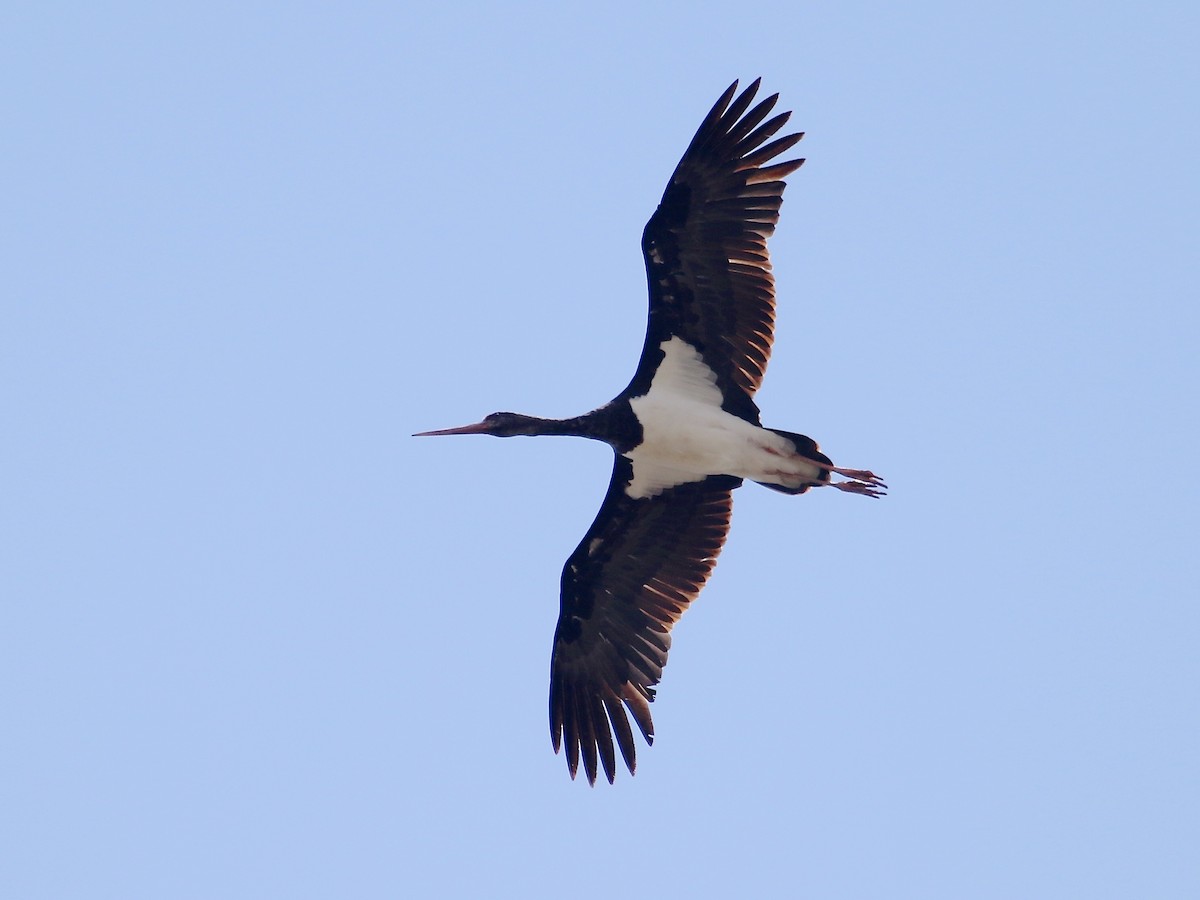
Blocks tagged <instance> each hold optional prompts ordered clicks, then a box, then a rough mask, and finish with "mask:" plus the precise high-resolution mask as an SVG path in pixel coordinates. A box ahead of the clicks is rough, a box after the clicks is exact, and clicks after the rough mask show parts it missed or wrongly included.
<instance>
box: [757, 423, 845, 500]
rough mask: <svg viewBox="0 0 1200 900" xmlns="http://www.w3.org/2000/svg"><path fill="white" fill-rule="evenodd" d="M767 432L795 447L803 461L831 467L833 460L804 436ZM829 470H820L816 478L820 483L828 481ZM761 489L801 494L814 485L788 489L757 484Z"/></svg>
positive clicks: (774, 429)
mask: <svg viewBox="0 0 1200 900" xmlns="http://www.w3.org/2000/svg"><path fill="white" fill-rule="evenodd" d="M768 431H773V432H775V434H777V435H779V436H780V437H782V438H787V439H788V440H789V441H791V442H792V444H793V445H795V447H796V453H797V454H798V455H799V456H803V457H804V458H805V459H811V460H812V461H813V462H814V463H816V464H817V465H821V466H832V465H833V460H832V459H830V458H829V457H828V456H826V455H825V454H824V453H822V452H821V448H820V447H818V446H817V442H816V441H814V440H813V439H812V438H810V437H809V436H808V435H804V434H793V433H792V432H790V431H780V430H779V429H778V428H770V429H768ZM829 476H830V472H829V469H821V471H820V474H819V476H818V478H819V480H820V481H821V482H827V481H829ZM758 483H759V484H761V485H762V486H763V487H769V488H770V489H771V490H773V491H779V492H780V493H782V494H803V493H804V492H805V491H807V490H808V489H809V488H811V487H816V485H814V484H812V483H811V482H808V483H805V484H801V485H799V486H798V487H788V486H787V485H786V484H772V483H771V482H769V481H760V482H758Z"/></svg>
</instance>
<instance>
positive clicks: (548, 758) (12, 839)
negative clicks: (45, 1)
mask: <svg viewBox="0 0 1200 900" xmlns="http://www.w3.org/2000/svg"><path fill="white" fill-rule="evenodd" d="M424 6H426V7H429V6H432V5H431V4H426V5H424ZM1198 24H1200V13H1198V12H1197V10H1196V7H1195V4H1191V3H1150V4H1144V5H1140V6H1136V7H1135V6H1133V5H1129V4H1114V3H1087V4H1085V3H1065V2H1064V3H1049V4H1047V3H1036V4H1035V3H1019V2H1018V3H1010V4H1003V5H991V6H987V7H981V6H970V5H963V4H951V3H916V4H906V5H904V6H903V7H900V6H897V5H895V4H881V3H876V4H857V3H847V4H836V5H832V6H831V5H829V4H806V3H786V4H785V3H772V2H765V3H758V4H753V5H752V6H743V7H737V6H731V5H730V4H656V5H652V6H650V7H648V8H644V7H643V6H642V5H640V4H625V3H615V4H607V5H603V6H596V7H586V8H585V7H582V6H579V7H575V6H565V5H561V4H524V5H521V4H516V5H493V4H486V5H485V4H470V3H468V4H448V5H445V6H444V7H442V8H439V9H437V10H433V9H428V8H425V9H421V10H420V11H402V10H401V4H345V5H340V6H333V5H328V6H325V5H318V4H278V5H270V4H254V5H251V6H250V7H248V8H247V7H245V6H243V5H221V4H212V3H208V4H203V5H195V6H183V5H167V6H163V5H161V4H136V3H128V4H108V5H105V6H104V7H103V8H101V7H95V6H86V5H83V4H78V5H70V4H66V5H32V4H10V5H9V6H7V7H6V8H5V11H4V12H3V13H0V35H3V36H2V37H0V45H2V46H0V108H2V109H3V110H4V119H5V127H4V134H5V138H4V140H3V142H2V143H0V186H2V191H3V197H4V202H3V206H4V209H5V213H6V214H5V215H4V216H3V217H0V218H2V221H3V226H2V227H3V240H2V241H0V270H2V271H3V272H4V282H5V284H6V290H5V291H4V294H5V298H4V300H3V303H2V304H0V415H2V416H3V421H4V422H5V427H4V429H3V438H2V439H0V465H2V469H0V471H2V472H3V475H2V476H0V486H2V487H0V491H2V497H0V592H2V594H3V602H2V604H0V611H2V616H3V620H2V627H0V698H2V705H3V710H4V721H5V727H4V738H3V756H4V758H5V760H6V761H5V762H4V764H3V766H2V767H0V773H2V774H0V792H2V793H0V843H2V844H3V846H4V847H5V852H4V854H3V860H0V894H3V895H4V896H6V897H21V898H26V900H32V898H58V897H72V898H76V897H121V898H124V900H128V898H140V897H147V898H149V897H153V898H162V897H170V898H193V897H195V898H212V897H221V898H240V897H246V898H251V897H253V898H261V897H275V896H278V897H290V898H299V897H344V896H353V897H363V898H372V897H380V898H383V897H397V896H447V897H459V896H461V897H478V896H489V895H490V896H496V895H501V894H507V895H510V896H524V897H548V896H556V897H561V896H576V897H580V898H590V897H597V898H599V897H612V896H617V895H619V894H620V893H626V892H628V891H630V890H633V891H636V892H637V893H639V894H645V895H647V896H649V895H653V894H657V895H660V896H699V895H703V894H705V893H709V894H711V895H719V896H804V897H816V898H878V897H920V898H936V897H947V898H961V897H972V898H991V897H996V898H1002V897H1003V898H1010V897H1026V898H1035V897H1036V898H1040V897H1045V898H1061V897H1089V898H1105V897H1114V898H1116V897H1122V898H1124V897H1134V896H1137V897H1155V898H1174V897H1180V898H1183V897H1194V896H1196V895H1197V892H1198V891H1200V856H1198V855H1197V853H1196V847H1197V846H1200V768H1198V766H1197V760H1200V729H1198V727H1197V710H1198V701H1200V658H1198V654H1197V649H1196V648H1197V645H1198V642H1200V608H1198V599H1200V564H1198V562H1197V551H1196V539H1197V533H1198V531H1200V528H1198V526H1200V514H1198V512H1197V510H1198V508H1200V505H1198V504H1200V491H1198V489H1197V481H1196V478H1195V475H1194V473H1193V466H1194V459H1193V456H1194V448H1195V447H1196V445H1197V438H1198V437H1200V426H1198V422H1200V415H1198V410H1197V406H1198V403H1197V398H1198V396H1200V391H1198V388H1200V366H1198V363H1197V358H1198V354H1197V339H1196V335H1197V332H1198V330H1200V321H1198V316H1197V313H1196V300H1197V296H1200V290H1198V285H1197V247H1198V241H1197V238H1198V237H1200V228H1198V224H1200V222H1198V219H1200V213H1198V212H1197V210H1198V209H1200V189H1198V182H1200V179H1198V176H1197V174H1196V173H1197V169H1196V160H1197V159H1198V158H1200V129H1198V126H1197V122H1196V115H1195V113H1196V110H1197V106H1198V104H1197V100H1198V97H1197V94H1198V93H1200V92H1198V89H1197V85H1200V63H1198V61H1197V60H1198V57H1197V54H1196V53H1195V48H1196V46H1197V43H1198V39H1200V28H1198V27H1197V26H1198ZM757 75H762V76H763V78H764V87H765V89H766V90H767V91H772V92H773V91H779V92H780V93H781V95H782V99H781V105H782V106H783V107H784V108H790V109H793V110H795V115H794V118H793V123H794V124H795V125H796V126H797V127H798V128H800V129H803V130H805V131H806V132H807V133H808V136H807V137H806V138H805V140H804V142H803V143H802V144H801V147H800V149H801V150H802V152H803V154H804V155H805V156H806V157H807V158H808V163H807V164H806V165H805V166H804V168H803V169H801V170H800V171H799V172H797V173H796V174H795V175H793V176H792V177H791V179H790V187H789V190H788V193H787V195H786V200H785V203H784V208H783V219H782V222H781V225H780V228H779V231H778V233H777V235H776V237H775V238H774V240H773V242H772V245H771V247H772V252H773V255H774V260H775V265H776V275H777V280H778V289H779V295H780V307H779V321H778V333H777V343H776V346H775V358H774V359H773V361H772V364H771V368H770V370H769V371H768V373H767V379H766V383H765V385H764V388H763V390H762V392H761V393H760V395H759V402H760V406H761V407H762V409H763V411H764V421H765V422H766V423H767V424H770V425H773V426H775V427H778V428H783V429H787V430H794V431H800V432H803V433H806V434H809V435H812V436H813V437H815V438H816V439H817V440H819V441H820V442H821V444H822V446H823V448H824V449H825V450H826V451H828V452H829V453H830V454H831V455H833V456H834V457H835V459H837V460H839V461H843V464H848V465H855V466H866V467H869V468H872V469H874V470H875V471H876V472H879V473H881V474H883V475H885V476H886V477H887V480H888V482H889V484H890V485H891V486H892V491H891V494H890V496H889V497H888V498H887V499H886V500H883V501H880V502H871V501H867V500H865V499H861V498H856V497H852V496H847V495H841V494H835V493H834V492H829V493H828V494H825V493H818V494H814V495H806V496H802V497H798V498H792V497H785V496H782V495H778V494H775V493H773V492H768V491H764V490H761V489H757V488H754V487H749V488H746V489H744V490H742V491H739V492H738V494H737V496H736V502H735V515H734V527H733V530H732V533H731V537H730V540H729V543H728V545H727V547H726V550H725V552H724V554H723V556H722V558H721V561H720V564H719V565H718V566H717V569H716V572H715V574H714V577H713V579H712V581H711V582H710V584H709V586H708V588H707V589H706V591H705V592H704V594H703V595H702V596H701V598H700V600H699V601H698V602H697V603H696V604H695V605H694V607H693V609H692V610H691V611H690V612H689V613H688V615H687V616H686V617H685V618H684V620H683V621H682V622H681V624H680V625H679V627H678V628H677V629H676V632H675V645H674V649H673V651H672V655H671V661H670V665H669V666H668V668H667V670H666V674H665V678H664V680H663V683H662V685H661V686H660V692H659V698H658V702H657V703H656V704H655V708H654V714H655V723H656V726H657V729H658V737H657V739H656V742H655V746H654V747H653V748H652V749H649V750H645V749H643V750H641V751H640V753H639V769H638V775H637V776H636V777H635V778H632V779H631V778H629V777H621V778H619V779H618V782H617V784H616V785H615V786H611V787H610V786H608V785H603V786H599V787H596V788H594V789H592V788H589V787H588V786H587V785H586V783H585V782H576V783H572V782H571V781H569V779H568V777H567V773H566V769H565V766H564V764H563V762H562V760H561V758H556V757H555V756H554V755H553V754H552V752H551V749H550V740H549V735H548V732H547V725H546V691H547V675H548V667H549V653H550V639H551V634H552V631H553V627H554V620H555V617H556V614H557V604H558V598H557V586H558V577H559V572H560V570H561V566H562V563H563V560H564V559H565V558H566V556H567V555H568V554H569V553H570V551H571V550H572V549H573V548H574V547H575V544H576V542H577V541H578V540H579V537H580V536H581V535H582V533H583V532H584V530H585V529H586V528H587V526H588V524H589V523H590V522H591V519H592V516H593V515H594V514H595V510H596V507H597V506H598V504H599V502H600V498H601V497H602V495H603V492H604V489H605V486H606V484H607V479H608V475H609V466H610V458H609V452H608V450H607V449H606V448H604V447H603V446H599V445H593V444H591V443H589V442H584V441H571V440H558V441H556V440H552V439H549V438H546V439H542V440H537V441H525V440H512V441H496V440H491V439H485V438H445V439H440V440H436V441H435V440H434V439H412V438H410V437H409V435H410V434H411V433H412V432H414V431H419V430H424V429H430V428H440V427H446V426H450V425H457V424H462V423H465V422H470V421H475V420H477V419H479V418H480V417H482V415H484V414H485V413H488V412H491V411H493V410H498V409H513V410H518V411H523V412H529V413H535V414H541V415H547V416H565V415H572V414H576V413H579V412H583V411H585V410H587V409H590V408H592V407H594V406H596V405H598V404H600V403H602V402H604V401H606V400H607V399H609V398H610V397H611V396H612V395H613V394H614V393H615V392H616V391H618V390H620V389H621V388H622V387H623V386H624V385H625V383H626V382H627V380H628V378H629V376H630V374H631V372H632V369H633V366H634V364H635V361H636V360H635V357H636V354H637V352H638V349H639V348H640V345H641V339H642V329H643V327H644V312H645V310H644V304H645V299H644V298H645V286H644V279H643V271H642V262H641V258H640V253H639V248H638V239H639V237H640V233H641V228H642V225H643V224H644V222H645V220H646V218H647V217H648V216H649V215H650V213H651V212H652V211H653V209H654V205H655V203H656V202H657V200H658V197H659V196H660V194H661V191H662V188H663V186H664V184H665V180H666V178H667V176H668V175H669V174H670V172H671V170H672V168H673V167H674V165H675V162H676V161H677V159H678V157H679V155H680V153H681V152H682V151H683V148H684V147H685V146H686V144H687V141H688V140H689V138H690V137H691V135H692V133H693V131H694V129H695V128H696V126H697V125H698V123H699V121H700V119H701V118H702V116H703V114H704V113H705V112H706V111H707V109H708V108H709V106H710V105H711V104H712V102H713V100H714V99H715V98H716V97H717V95H718V94H719V93H720V92H721V91H722V90H723V89H724V88H725V86H726V85H727V84H728V83H729V82H730V81H732V80H733V79H734V78H741V79H743V81H749V80H750V79H752V78H753V77H755V76H757Z"/></svg>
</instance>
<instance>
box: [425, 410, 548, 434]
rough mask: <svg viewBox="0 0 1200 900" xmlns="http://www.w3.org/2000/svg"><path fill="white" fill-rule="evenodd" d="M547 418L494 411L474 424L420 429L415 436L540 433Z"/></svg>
mask: <svg viewBox="0 0 1200 900" xmlns="http://www.w3.org/2000/svg"><path fill="white" fill-rule="evenodd" d="M544 421H545V420H543V419H539V418H537V417H536V416H526V415H522V414H521V413H514V412H494V413H492V414H491V415H490V416H487V417H485V418H484V420H483V421H482V422H476V423H475V424H474V425H462V426H460V427H458V428H442V429H440V430H439V431H420V432H418V433H416V434H414V435H413V437H435V436H437V435H441V434H493V435H495V436H496V437H513V436H514V435H518V434H539V433H540V428H541V425H542V424H543V422H544Z"/></svg>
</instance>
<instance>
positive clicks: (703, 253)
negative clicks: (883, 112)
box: [629, 80, 804, 424]
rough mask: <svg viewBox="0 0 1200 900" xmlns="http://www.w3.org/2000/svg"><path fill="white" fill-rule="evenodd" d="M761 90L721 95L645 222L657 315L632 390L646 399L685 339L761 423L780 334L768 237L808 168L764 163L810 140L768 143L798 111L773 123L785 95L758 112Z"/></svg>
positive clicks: (742, 411) (739, 408)
mask: <svg viewBox="0 0 1200 900" xmlns="http://www.w3.org/2000/svg"><path fill="white" fill-rule="evenodd" d="M758 86H759V81H758V80H755V81H754V83H753V84H751V85H750V86H749V87H748V88H746V90H744V91H743V92H742V93H741V94H739V95H738V96H737V98H736V99H734V94H735V92H736V91H737V82H736V81H735V82H734V83H733V84H731V85H730V86H729V89H728V90H726V91H725V93H724V94H722V95H721V98H720V99H719V100H718V101H717V103H716V105H715V106H713V108H712V110H711V111H710V112H709V114H708V115H707V116H706V117H705V119H704V122H703V123H702V124H701V125H700V129H699V130H698V131H697V132H696V136H695V137H694V138H692V142H691V144H689V145H688V148H687V151H686V152H685V153H684V154H683V158H682V159H681V160H680V161H679V165H678V166H677V167H676V168H675V172H674V174H673V175H672V176H671V180H670V182H669V183H668V184H667V189H666V191H665V192H664V193H663V197H662V202H661V203H659V205H658V209H657V210H656V211H655V213H654V215H653V216H651V218H650V221H649V222H648V223H647V224H646V229H645V232H644V233H643V235H642V253H643V254H644V255H645V257H646V276H647V279H648V281H649V288H650V318H649V324H648V326H647V328H646V343H645V346H644V348H643V351H642V358H641V362H640V364H639V366H638V370H637V372H636V374H635V375H634V377H633V380H632V381H631V383H630V386H629V390H631V391H632V393H633V394H634V395H635V396H636V395H639V394H643V393H645V392H646V390H648V389H649V386H650V380H651V378H652V377H653V375H654V371H655V369H657V367H658V363H659V362H660V361H661V359H662V351H661V350H660V349H659V348H660V346H661V345H662V342H663V341H665V340H668V339H669V338H671V337H674V336H679V337H681V338H682V339H683V340H685V341H687V343H689V344H691V345H692V346H693V347H694V348H695V349H696V350H697V351H699V353H700V355H701V356H702V357H703V359H704V361H705V363H706V364H707V365H708V366H709V367H710V368H712V369H713V371H714V372H715V373H716V376H717V387H718V388H720V390H721V393H722V395H723V398H724V399H723V404H722V405H723V408H724V409H725V410H726V411H727V412H729V413H732V414H733V415H737V416H741V417H742V418H744V419H747V420H748V421H751V422H754V423H755V424H757V423H758V407H757V406H755V404H754V400H753V399H752V398H753V396H754V392H755V391H756V390H758V387H759V385H760V384H761V383H762V378H763V372H764V371H765V370H766V367H767V359H768V357H769V356H770V355H771V343H772V341H773V338H774V329H775V281H774V278H773V277H772V275H771V262H770V258H769V257H768V255H767V237H768V236H769V235H770V234H771V233H772V232H773V231H774V230H775V224H776V223H777V222H778V221H779V207H780V205H781V204H782V202H783V189H784V187H785V185H784V182H783V179H784V177H785V176H787V175H788V174H790V173H791V172H794V171H795V170H796V169H798V168H799V167H800V165H801V164H802V163H803V162H804V160H802V159H795V160H789V161H787V162H781V163H775V164H773V165H764V164H765V163H768V162H770V161H771V160H773V159H775V157H777V156H778V155H779V154H781V153H783V152H784V151H785V150H787V149H789V148H790V147H792V146H793V145H794V144H795V143H796V142H797V141H799V140H800V139H801V138H802V137H803V136H804V135H803V133H797V134H789V135H787V136H785V137H781V138H778V139H776V140H770V138H771V137H772V136H773V135H774V134H775V133H776V132H777V131H779V129H780V128H782V127H783V125H784V124H785V123H786V122H787V120H788V118H789V117H790V116H791V113H790V112H785V113H780V114H779V115H776V116H773V117H771V118H768V116H770V113H771V110H772V109H773V108H774V106H775V102H776V100H777V99H778V96H779V95H778V94H772V95H771V96H770V97H767V98H766V99H765V100H763V101H761V102H760V103H758V104H757V105H756V106H754V108H753V109H751V108H750V104H751V103H752V102H753V100H754V96H755V94H756V93H757V92H758ZM730 101H732V102H730ZM747 110H749V111H747ZM768 141H769V143H768Z"/></svg>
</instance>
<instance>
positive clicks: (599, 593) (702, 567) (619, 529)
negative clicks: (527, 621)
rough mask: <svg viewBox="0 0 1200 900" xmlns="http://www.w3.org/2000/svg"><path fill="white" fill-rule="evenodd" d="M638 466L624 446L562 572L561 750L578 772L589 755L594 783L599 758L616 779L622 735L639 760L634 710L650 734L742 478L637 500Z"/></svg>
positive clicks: (556, 698)
mask: <svg viewBox="0 0 1200 900" xmlns="http://www.w3.org/2000/svg"><path fill="white" fill-rule="evenodd" d="M631 474H632V472H631V468H630V463H629V461H628V460H627V459H626V458H625V457H623V456H621V455H620V454H618V455H617V460H616V465H615V466H614V468H613V477H612V481H611V482H610V483H609V487H608V494H607V496H606V497H605V499H604V503H603V505H602V506H601V507H600V512H599V514H598V515H597V516H596V521H595V522H593V523H592V527H591V528H589V529H588V532H587V534H586V535H585V536H584V538H583V540H582V541H581V542H580V544H579V546H578V547H577V548H576V549H575V552H574V553H572V554H571V557H570V559H568V560H567V564H566V566H565V567H564V568H563V573H562V598H561V610H560V612H559V617H558V627H557V628H556V629H555V632H554V653H553V656H552V658H551V662H550V736H551V738H552V739H553V742H554V751H555V752H556V753H557V752H558V751H559V749H560V748H561V746H562V745H563V744H566V757H567V767H568V769H570V772H571V777H572V778H574V777H575V774H576V772H577V771H578V768H579V758H580V756H581V755H582V757H583V768H584V771H585V772H586V773H587V778H588V781H589V782H591V783H593V784H594V783H595V781H596V773H597V763H598V762H599V764H601V765H603V767H604V774H605V776H606V777H607V778H608V780H609V781H610V782H611V781H612V780H613V778H614V777H615V775H616V756H615V753H614V749H613V736H614V735H615V737H616V747H617V748H618V749H619V750H620V751H621V756H622V757H624V759H625V764H626V766H628V767H629V771H630V772H631V773H632V772H633V770H634V768H635V765H636V753H635V748H634V743H633V731H632V729H631V728H630V724H629V718H628V716H627V715H626V710H628V712H629V713H632V714H633V720H634V721H635V722H636V723H637V726H638V728H639V729H640V730H641V732H642V735H643V736H644V737H645V738H646V741H647V743H652V742H653V739H654V725H653V722H652V721H651V718H650V706H649V704H650V701H652V700H653V699H654V690H653V685H655V684H657V683H658V680H659V678H660V677H661V676H662V669H663V666H664V665H665V664H666V661H667V650H668V649H669V648H670V646H671V635H670V631H671V627H672V626H673V625H674V624H675V623H676V622H677V621H678V620H679V617H680V616H681V615H683V611H684V610H685V609H686V608H687V605H688V604H689V603H690V602H691V601H692V600H694V599H695V598H696V595H697V594H699V593H700V589H701V588H702V587H703V586H704V582H705V580H706V579H707V578H708V575H709V573H710V572H711V571H712V567H713V565H714V564H715V562H716V558H717V554H718V553H720V551H721V545H722V544H724V542H725V535H726V533H727V532H728V530H729V516H730V510H731V507H732V498H731V491H732V490H733V489H734V488H736V487H737V486H738V485H739V484H741V480H740V479H738V478H733V477H730V476H726V475H718V476H713V477H710V478H707V479H705V480H704V481H697V482H691V483H688V484H681V485H679V486H677V487H673V488H670V489H668V490H665V491H663V492H662V493H660V494H657V495H655V496H654V497H646V498H641V499H633V498H631V497H629V496H628V495H627V494H626V493H625V486H626V484H628V482H629V478H630V477H631Z"/></svg>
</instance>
